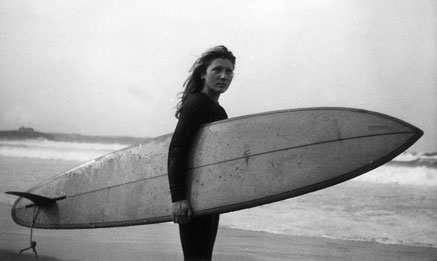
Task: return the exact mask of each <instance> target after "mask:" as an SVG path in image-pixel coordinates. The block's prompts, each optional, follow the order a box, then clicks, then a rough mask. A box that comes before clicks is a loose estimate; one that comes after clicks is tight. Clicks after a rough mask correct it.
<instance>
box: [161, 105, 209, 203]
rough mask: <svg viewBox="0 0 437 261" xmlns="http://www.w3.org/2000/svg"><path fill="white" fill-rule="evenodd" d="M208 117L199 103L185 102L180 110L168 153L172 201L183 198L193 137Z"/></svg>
mask: <svg viewBox="0 0 437 261" xmlns="http://www.w3.org/2000/svg"><path fill="white" fill-rule="evenodd" d="M205 117H208V115H207V111H206V110H205V108H203V106H201V104H197V105H196V104H186V105H185V106H184V108H183V109H182V111H181V114H180V116H179V121H178V124H177V126H176V129H175V132H174V134H173V137H172V140H171V143H170V148H169V154H168V178H169V183H170V193H171V200H172V202H176V201H180V200H184V199H186V198H187V195H186V191H185V188H186V172H187V169H188V166H187V165H188V154H189V152H190V149H191V146H192V144H193V140H194V137H195V136H196V133H197V131H198V130H199V128H200V126H201V125H202V124H203V123H204V122H205Z"/></svg>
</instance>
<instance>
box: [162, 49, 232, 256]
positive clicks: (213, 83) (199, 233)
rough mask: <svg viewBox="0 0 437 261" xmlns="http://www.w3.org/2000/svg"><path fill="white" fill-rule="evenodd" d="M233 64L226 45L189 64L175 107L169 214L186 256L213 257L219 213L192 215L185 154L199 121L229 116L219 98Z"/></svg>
mask: <svg viewBox="0 0 437 261" xmlns="http://www.w3.org/2000/svg"><path fill="white" fill-rule="evenodd" d="M234 66H235V56H234V55H233V54H232V52H230V51H228V49H227V48H226V47H225V46H222V45H221V46H217V47H214V48H211V49H209V50H207V51H206V52H205V53H203V54H202V56H201V57H200V58H199V59H197V60H196V62H195V63H194V65H193V67H192V68H191V71H190V72H191V74H190V75H189V77H188V78H187V80H186V81H185V83H184V85H183V87H184V91H183V92H182V97H181V100H180V102H179V103H178V105H177V108H176V118H178V119H179V121H178V124H177V126H176V129H175V132H174V134H173V137H172V140H171V143H170V148H169V156H168V177H169V183H170V192H171V199H172V217H173V221H174V222H175V223H178V224H179V233H180V237H181V243H182V250H183V252H184V258H185V260H211V257H212V251H213V247H214V242H215V238H216V235H217V229H218V223H219V215H218V214H217V215H209V216H202V217H194V218H191V217H192V209H191V205H190V202H189V200H188V199H187V195H186V191H185V188H186V186H185V184H186V171H187V155H188V153H189V150H190V148H191V146H192V143H193V139H194V137H195V135H196V133H197V131H198V130H199V128H200V127H201V125H203V124H206V123H210V122H214V121H218V120H224V119H227V118H228V116H227V114H226V111H225V110H224V109H223V108H222V107H221V106H220V105H219V103H218V100H219V98H220V95H221V94H222V93H224V92H226V90H227V89H228V88H229V85H230V84H231V82H232V78H233V76H234V73H233V71H234Z"/></svg>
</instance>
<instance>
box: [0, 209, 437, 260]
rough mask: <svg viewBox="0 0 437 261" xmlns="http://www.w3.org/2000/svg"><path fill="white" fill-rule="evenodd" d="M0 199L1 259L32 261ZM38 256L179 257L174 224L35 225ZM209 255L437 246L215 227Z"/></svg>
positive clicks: (321, 255) (308, 255)
mask: <svg viewBox="0 0 437 261" xmlns="http://www.w3.org/2000/svg"><path fill="white" fill-rule="evenodd" d="M10 208H11V206H10V205H8V204H4V203H2V204H0V221H1V222H0V224H1V225H0V226H1V227H0V232H1V236H0V260H35V256H34V254H33V252H32V251H30V250H29V251H26V252H24V253H23V254H18V252H19V250H20V249H22V248H25V247H27V246H29V234H30V229H29V228H25V227H21V226H18V225H16V224H15V223H14V222H13V221H12V218H11V216H10ZM33 240H34V241H36V242H37V252H38V256H39V259H40V260H49V261H54V260H182V258H181V257H182V251H181V249H180V245H179V240H178V232H177V227H176V226H175V225H173V224H170V223H166V224H157V225H147V226H135V227H123V228H111V229H93V230H41V229H36V230H34V238H33ZM213 260H241V261H246V260H247V261H249V260H264V261H267V260H272V261H273V260H312V261H318V260H320V261H322V260H323V261H327V260H336V261H338V260H368V261H375V260H393V261H394V260H396V261H399V260H405V261H407V260H408V261H414V260H424V261H425V260H426V261H432V260H437V248H427V247H412V246H402V245H385V244H379V243H369V242H358V241H344V240H334V239H326V238H319V237H302V236H289V235H277V234H271V233H264V232H253V231H246V230H238V229H230V228H223V227H221V228H220V229H219V234H218V237H217V242H216V247H215V251H214V257H213Z"/></svg>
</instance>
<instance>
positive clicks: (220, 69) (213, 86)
mask: <svg viewBox="0 0 437 261" xmlns="http://www.w3.org/2000/svg"><path fill="white" fill-rule="evenodd" d="M233 77H234V65H233V64H232V62H231V61H230V60H228V59H223V58H217V59H214V60H213V61H212V62H211V64H210V65H209V66H208V68H206V72H205V74H203V75H202V79H204V80H205V82H204V86H203V90H204V91H206V92H211V93H214V94H222V93H224V92H225V91H227V90H228V88H229V85H231V82H232V78H233Z"/></svg>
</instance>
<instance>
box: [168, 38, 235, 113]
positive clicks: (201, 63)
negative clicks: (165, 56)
mask: <svg viewBox="0 0 437 261" xmlns="http://www.w3.org/2000/svg"><path fill="white" fill-rule="evenodd" d="M217 58H223V59H228V60H229V61H231V62H232V65H233V66H234V67H235V60H236V58H235V56H234V55H233V54H232V52H231V51H229V50H228V48H226V47H225V46H223V45H219V46H216V47H213V48H211V49H208V50H207V51H206V52H204V53H203V54H202V55H201V56H200V57H199V58H198V59H197V60H196V61H195V62H194V64H193V66H192V67H191V69H190V75H189V76H188V78H187V79H186V80H185V82H184V84H183V88H184V90H183V91H182V92H181V93H179V96H180V101H179V102H178V104H177V106H176V114H175V116H176V118H179V115H180V113H181V109H182V107H183V106H184V103H185V101H186V100H187V98H188V96H190V95H191V94H194V93H198V92H200V91H201V90H202V89H203V85H204V80H203V79H202V75H204V74H205V73H206V69H207V68H208V66H209V65H211V63H212V61H213V60H214V59H217Z"/></svg>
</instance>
